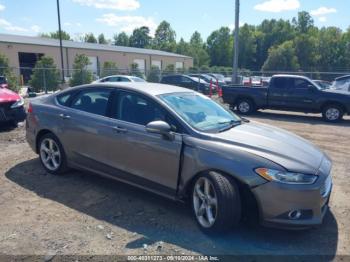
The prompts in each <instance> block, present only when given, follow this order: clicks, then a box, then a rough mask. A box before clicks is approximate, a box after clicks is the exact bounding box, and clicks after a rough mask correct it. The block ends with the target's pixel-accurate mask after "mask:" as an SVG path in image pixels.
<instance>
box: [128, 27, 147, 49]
mask: <svg viewBox="0 0 350 262" xmlns="http://www.w3.org/2000/svg"><path fill="white" fill-rule="evenodd" d="M149 33H150V30H149V28H148V27H147V26H142V27H140V28H136V29H135V30H134V31H133V33H132V35H131V36H130V39H129V44H130V46H132V47H138V48H146V47H149V46H150V43H151V39H152V38H151V37H150V36H149Z"/></svg>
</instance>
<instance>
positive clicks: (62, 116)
mask: <svg viewBox="0 0 350 262" xmlns="http://www.w3.org/2000/svg"><path fill="white" fill-rule="evenodd" d="M60 118H62V119H70V116H69V115H65V114H60Z"/></svg>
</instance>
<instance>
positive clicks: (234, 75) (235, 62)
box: [232, 0, 239, 84]
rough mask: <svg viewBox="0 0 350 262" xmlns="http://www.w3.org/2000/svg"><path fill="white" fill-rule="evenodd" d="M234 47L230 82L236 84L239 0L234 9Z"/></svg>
mask: <svg viewBox="0 0 350 262" xmlns="http://www.w3.org/2000/svg"><path fill="white" fill-rule="evenodd" d="M235 11H236V12H235V47H234V57H233V72H232V83H234V84H238V83H237V82H238V81H237V80H238V49H239V0H236V10H235Z"/></svg>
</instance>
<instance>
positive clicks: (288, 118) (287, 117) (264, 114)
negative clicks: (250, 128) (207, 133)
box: [235, 111, 350, 127]
mask: <svg viewBox="0 0 350 262" xmlns="http://www.w3.org/2000/svg"><path fill="white" fill-rule="evenodd" d="M235 113H237V112H236V111H235ZM243 117H245V116H243ZM247 118H248V119H250V118H251V119H268V120H274V121H283V122H295V123H304V124H311V125H329V126H344V127H348V126H350V118H349V117H347V116H345V117H344V119H343V120H342V121H340V122H338V123H329V122H326V121H324V120H323V119H322V117H321V116H320V115H315V114H302V113H300V114H295V113H291V114H288V113H286V112H281V111H257V112H255V113H254V114H251V115H249V116H247Z"/></svg>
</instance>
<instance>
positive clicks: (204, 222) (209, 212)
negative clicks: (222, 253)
mask: <svg viewBox="0 0 350 262" xmlns="http://www.w3.org/2000/svg"><path fill="white" fill-rule="evenodd" d="M192 206H193V213H194V215H195V217H196V220H197V223H198V225H199V227H200V228H201V230H202V231H204V232H205V233H208V234H213V233H222V232H228V229H230V228H232V227H233V226H236V225H237V224H238V223H239V221H240V219H241V202H240V196H239V191H238V187H237V185H236V183H235V182H234V181H233V180H231V179H229V178H227V177H225V176H223V175H221V174H219V173H217V172H209V173H208V174H205V175H202V176H200V177H199V178H198V179H197V180H196V181H195V183H194V186H193V190H192Z"/></svg>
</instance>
